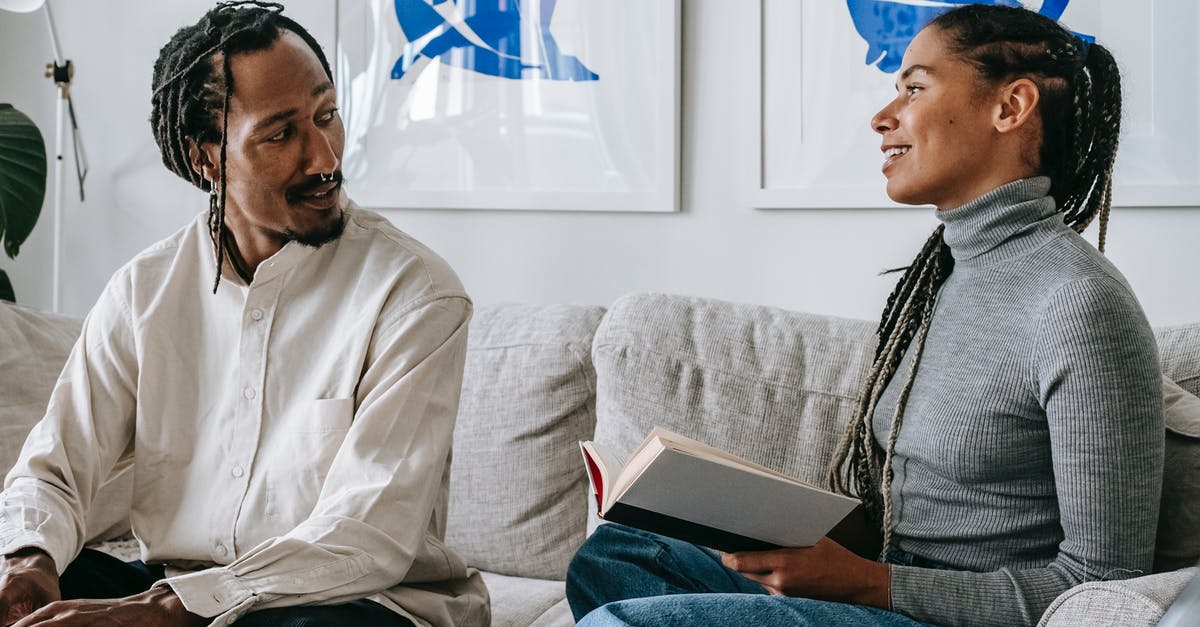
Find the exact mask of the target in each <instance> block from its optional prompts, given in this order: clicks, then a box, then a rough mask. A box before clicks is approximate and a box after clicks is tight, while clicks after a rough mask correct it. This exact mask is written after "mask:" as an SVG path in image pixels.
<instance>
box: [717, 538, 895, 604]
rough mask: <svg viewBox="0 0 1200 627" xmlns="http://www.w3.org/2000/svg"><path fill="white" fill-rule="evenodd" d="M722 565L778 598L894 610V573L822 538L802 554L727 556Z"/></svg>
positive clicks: (785, 551)
mask: <svg viewBox="0 0 1200 627" xmlns="http://www.w3.org/2000/svg"><path fill="white" fill-rule="evenodd" d="M721 562H722V563H724V564H725V566H726V567H727V568H731V569H733V570H736V571H738V572H739V573H741V574H742V575H743V576H744V577H746V578H747V579H750V580H753V581H757V582H758V583H760V584H762V585H763V587H764V588H766V589H767V591H768V592H770V593H772V594H782V595H786V596H794V597H806V598H810V599H821V600H826V601H839V602H842V603H853V604H856V605H869V606H872V607H879V608H883V609H885V610H890V609H891V572H890V570H889V568H888V565H887V564H881V563H879V562H875V561H871V560H868V559H865V558H862V557H859V556H858V555H855V554H854V553H852V552H850V551H849V550H847V549H846V548H844V547H842V545H840V544H838V543H836V542H834V541H833V540H830V539H829V538H821V540H820V541H818V542H817V543H816V544H814V545H813V546H810V547H806V548H799V549H776V550H774V551H743V552H741V553H724V554H722V555H721Z"/></svg>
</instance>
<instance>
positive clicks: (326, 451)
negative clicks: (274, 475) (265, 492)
mask: <svg viewBox="0 0 1200 627" xmlns="http://www.w3.org/2000/svg"><path fill="white" fill-rule="evenodd" d="M353 421H354V399H353V398H325V399H320V400H316V401H312V403H311V404H310V405H309V406H308V407H306V408H304V410H303V411H301V412H300V414H299V415H298V416H297V420H296V421H295V423H293V424H285V425H282V427H283V430H284V434H285V438H284V444H285V448H284V450H283V451H281V453H283V455H284V459H287V460H289V463H288V464H286V465H287V466H289V467H291V468H292V470H293V471H295V472H298V473H300V474H304V475H316V476H317V477H319V478H321V479H324V478H325V475H326V474H327V473H328V472H329V466H330V465H331V464H332V463H333V458H334V457H335V456H336V455H337V452H338V449H339V448H341V446H342V441H343V440H345V439H346V432H347V431H349V430H350V423H351V422H353Z"/></svg>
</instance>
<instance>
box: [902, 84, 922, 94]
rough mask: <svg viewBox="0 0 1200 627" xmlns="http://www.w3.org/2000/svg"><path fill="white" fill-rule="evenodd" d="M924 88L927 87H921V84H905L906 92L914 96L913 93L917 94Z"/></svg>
mask: <svg viewBox="0 0 1200 627" xmlns="http://www.w3.org/2000/svg"><path fill="white" fill-rule="evenodd" d="M922 89H925V88H924V87H921V86H920V85H905V87H904V92H905V93H907V94H908V95H910V96H912V95H915V94H916V93H917V92H918V91H921V90H922Z"/></svg>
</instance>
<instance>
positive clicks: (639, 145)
mask: <svg viewBox="0 0 1200 627" xmlns="http://www.w3.org/2000/svg"><path fill="white" fill-rule="evenodd" d="M679 11H680V7H679V0H603V1H592V0H461V1H460V0H338V5H337V35H336V42H337V43H336V45H335V48H336V61H335V66H336V72H337V79H338V85H339V86H340V94H339V98H340V100H341V102H340V103H339V106H340V107H341V109H342V115H343V118H344V120H345V122H346V150H345V159H344V162H345V163H344V166H343V171H344V173H345V175H346V178H347V180H348V181H349V182H350V183H349V187H350V188H351V189H352V190H353V192H354V198H355V200H356V201H357V202H359V204H362V205H363V206H367V207H372V208H382V209H387V208H422V209H428V208H440V209H534V210H568V211H675V210H677V208H678V202H679V201H678V198H679V29H680V23H679Z"/></svg>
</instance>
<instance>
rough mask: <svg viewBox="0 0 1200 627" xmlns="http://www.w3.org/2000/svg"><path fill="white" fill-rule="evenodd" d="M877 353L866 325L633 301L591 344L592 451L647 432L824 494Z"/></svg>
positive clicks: (710, 305) (619, 305)
mask: <svg viewBox="0 0 1200 627" xmlns="http://www.w3.org/2000/svg"><path fill="white" fill-rule="evenodd" d="M874 346H875V337H874V325H873V324H871V323H869V322H867V321H863V320H846V319H840V318H834V317H830V316H818V315H812V314H805V313H796V312H790V311H784V310H782V309H773V308H769V307H762V306H753V305H740V304H734V303H728V302H722V301H716V300H708V299H699V298H686V297H678V296H666V295H662V294H632V295H628V296H624V297H622V298H620V299H619V300H617V301H616V302H615V303H613V305H612V307H611V308H610V309H609V312H608V314H607V315H606V316H605V318H604V321H603V322H602V323H601V325H600V329H599V330H598V331H597V333H596V341H595V342H594V344H593V353H592V357H593V360H594V361H595V364H596V371H597V381H598V387H597V411H598V412H599V420H598V422H597V425H596V440H597V441H599V442H603V443H605V444H609V445H611V446H612V447H613V449H614V450H616V451H619V452H628V451H632V450H633V449H634V447H635V446H636V445H637V444H638V443H639V442H641V441H642V439H643V438H644V437H645V435H646V433H647V432H648V431H649V430H650V428H651V427H653V426H654V425H661V426H663V427H665V428H667V429H669V430H671V431H676V432H678V433H681V434H683V435H686V436H689V437H694V438H696V439H699V440H701V441H702V442H705V443H708V444H712V445H715V446H718V447H721V448H724V449H726V450H728V451H730V452H732V453H734V454H736V455H740V456H742V457H745V458H747V459H750V460H751V461H755V462H758V463H760V464H763V465H765V466H768V467H770V468H773V469H775V470H778V471H780V472H783V473H786V474H788V475H791V476H793V477H796V478H798V479H801V480H802V481H806V482H809V483H813V484H823V483H824V478H825V472H826V466H827V465H828V461H829V459H831V458H832V456H833V449H834V446H835V444H836V443H837V442H838V441H839V439H840V438H841V435H842V432H843V431H844V430H845V425H846V424H847V422H848V421H849V419H850V416H851V414H852V413H853V411H854V406H855V399H856V398H857V396H858V394H859V388H860V387H861V382H862V380H863V379H864V378H865V377H866V372H867V370H868V369H869V368H870V365H871V358H872V353H873V351H874Z"/></svg>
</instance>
